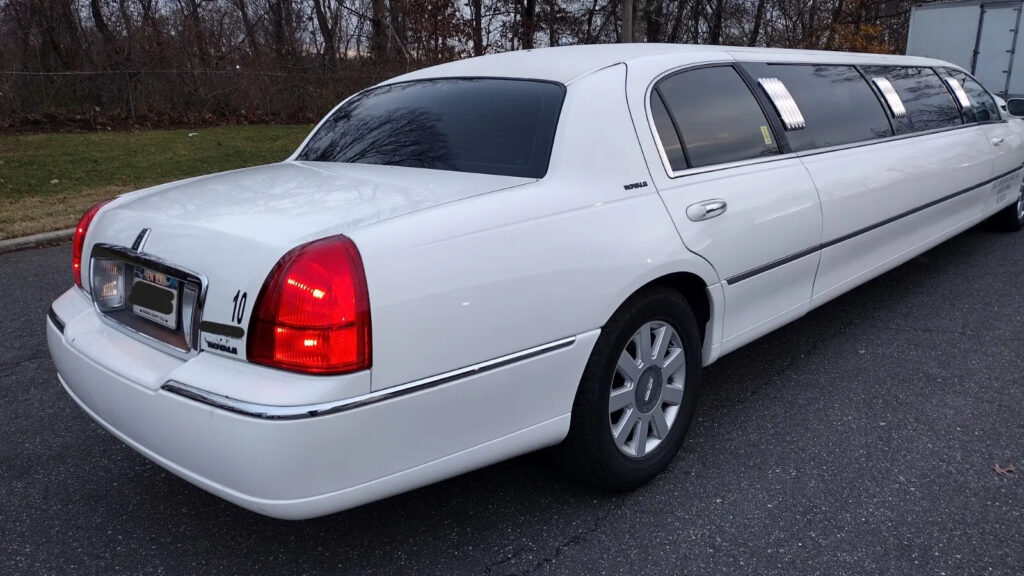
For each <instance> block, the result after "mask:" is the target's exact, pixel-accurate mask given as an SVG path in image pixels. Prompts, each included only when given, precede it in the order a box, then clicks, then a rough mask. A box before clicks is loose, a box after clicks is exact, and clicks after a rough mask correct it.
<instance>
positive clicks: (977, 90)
mask: <svg viewBox="0 0 1024 576" xmlns="http://www.w3.org/2000/svg"><path fill="white" fill-rule="evenodd" d="M946 73H947V74H949V75H950V76H952V77H953V78H956V79H957V80H959V81H960V85H961V86H963V87H964V92H967V98H968V99H969V100H970V101H971V111H972V112H973V114H974V120H975V121H976V122H990V121H994V120H1000V119H1002V117H1001V116H1000V115H999V107H998V106H997V105H996V101H995V100H993V99H992V95H991V94H989V93H988V91H987V90H985V89H984V88H983V87H982V86H981V84H978V82H977V80H975V79H974V78H971V77H970V76H968V75H967V74H965V73H963V72H961V71H959V70H950V69H946Z"/></svg>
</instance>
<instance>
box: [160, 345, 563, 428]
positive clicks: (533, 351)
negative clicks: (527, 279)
mask: <svg viewBox="0 0 1024 576" xmlns="http://www.w3.org/2000/svg"><path fill="white" fill-rule="evenodd" d="M575 342H576V337H575V336H570V337H568V338H562V339H561V340H555V341H554V342H548V343H547V344H541V345H540V346H534V347H533V348H527V349H526V350H521V351H519V352H514V353H512V354H507V355H505V356H500V357H498V358H494V359H492V360H487V361H485V362H480V363H478V364H473V365H471V366H466V367H464V368H459V369H457V370H452V371H449V372H444V373H442V374H437V375H435V376H429V377H427V378H422V379H420V380H414V381H412V382H407V383H405V384H400V385H398V386H392V387H391V388H385V389H383V390H377V391H375V392H368V393H366V394H361V395H359V396H353V397H352V398H345V399H342V400H335V401H333V402H321V403H319V404H305V405H300V406H273V405H267V404H257V403H253V402H246V401H244V400H238V399H235V398H230V397H228V396H224V395H222V394H215V393H213V392H207V391H206V390H202V389H199V388H196V387H195V386H190V385H188V384H183V383H181V382H177V381H175V380H168V381H167V382H165V383H164V384H163V385H162V386H160V389H161V390H163V391H165V392H169V393H171V394H176V395H178V396H184V397H185V398H189V399H191V400H194V401H196V402H200V403H203V404H208V405H210V406H214V407H216V408H220V409H223V410H227V411H229V412H234V413H236V414H243V415H245V416H252V417H255V418H261V419H264V420H298V419H303V418H315V417H317V416H326V415H328V414H336V413H338V412H343V411H346V410H354V409H356V408H361V407H363V406H367V405H369V404H375V403H377V402H383V401H385V400H391V399H393V398H396V397H399V396H404V395H406V394H412V393H414V392H420V391H423V390H428V389H430V388H434V387H437V386H441V385H444V384H450V383H452V382H455V381H456V380H461V379H463V378H468V377H470V376H475V375H477V374H483V373H485V372H490V371H491V370H497V369H498V368H503V367H505V366H509V365H511V364H515V363H517V362H522V361H524V360H529V359H531V358H536V357H538V356H541V355H544V354H547V353H549V352H554V351H556V350H561V349H562V348H568V347H569V346H572V345H573V344H574V343H575Z"/></svg>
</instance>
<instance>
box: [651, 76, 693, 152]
mask: <svg viewBox="0 0 1024 576" xmlns="http://www.w3.org/2000/svg"><path fill="white" fill-rule="evenodd" d="M651 116H653V117H654V126H655V128H657V129H658V138H659V139H660V140H661V148H662V149H663V150H664V151H665V157H666V158H667V159H668V163H669V165H670V166H671V167H672V170H673V171H679V170H685V169H686V157H685V156H684V155H683V145H682V144H681V143H680V142H679V133H678V132H676V127H675V125H674V124H672V118H671V117H670V116H669V115H668V110H666V109H665V103H664V102H662V100H661V96H659V95H658V93H657V92H654V93H653V94H651Z"/></svg>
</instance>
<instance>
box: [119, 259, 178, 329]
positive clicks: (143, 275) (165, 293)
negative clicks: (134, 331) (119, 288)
mask: <svg viewBox="0 0 1024 576" xmlns="http://www.w3.org/2000/svg"><path fill="white" fill-rule="evenodd" d="M129 300H130V301H131V303H132V312H134V313H135V314H136V315H137V316H141V317H143V318H145V319H146V320H149V321H151V322H155V323H157V324H159V325H161V326H164V327H166V328H170V329H171V330H176V329H177V328H178V279H177V278H172V277H171V276H168V275H166V274H161V273H159V272H154V271H152V270H146V269H145V268H135V278H134V279H133V280H132V291H131V296H130V297H129Z"/></svg>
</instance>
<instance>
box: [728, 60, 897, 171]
mask: <svg viewBox="0 0 1024 576" xmlns="http://www.w3.org/2000/svg"><path fill="white" fill-rule="evenodd" d="M743 67H744V68H745V69H746V70H747V71H748V72H749V73H750V75H751V76H753V77H754V78H765V77H768V78H778V79H779V80H781V81H782V83H783V84H785V85H786V88H787V89H788V90H789V93H790V94H791V95H792V96H793V100H794V101H796V104H797V106H798V107H799V108H800V112H801V113H802V114H803V117H804V120H805V122H806V126H805V127H804V128H802V129H799V130H789V131H787V132H786V138H787V139H788V140H789V144H790V146H792V148H793V150H794V151H796V152H800V151H803V150H811V149H814V148H825V147H828V146H838V145H841V144H850V143H852V142H863V141H866V140H874V139H876V138H886V137H889V136H892V135H893V134H892V127H891V126H890V125H889V120H888V119H887V118H886V113H885V108H883V106H882V103H881V102H880V101H879V100H878V98H877V97H876V96H875V94H874V92H872V91H871V87H870V86H869V85H868V83H867V82H866V81H865V80H864V77H863V76H861V75H860V73H859V72H857V70H856V69H855V68H853V67H852V66H820V65H804V64H798V65H797V64H761V63H748V64H744V65H743Z"/></svg>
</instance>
